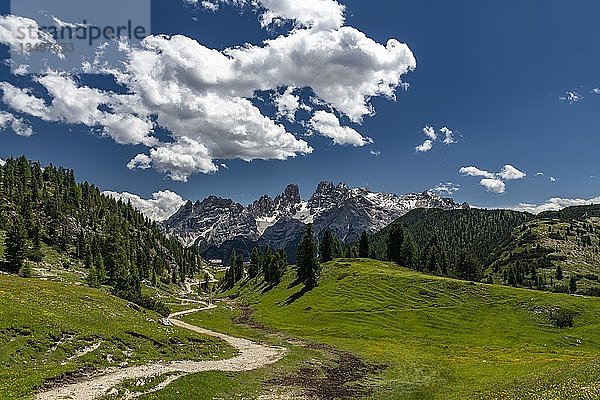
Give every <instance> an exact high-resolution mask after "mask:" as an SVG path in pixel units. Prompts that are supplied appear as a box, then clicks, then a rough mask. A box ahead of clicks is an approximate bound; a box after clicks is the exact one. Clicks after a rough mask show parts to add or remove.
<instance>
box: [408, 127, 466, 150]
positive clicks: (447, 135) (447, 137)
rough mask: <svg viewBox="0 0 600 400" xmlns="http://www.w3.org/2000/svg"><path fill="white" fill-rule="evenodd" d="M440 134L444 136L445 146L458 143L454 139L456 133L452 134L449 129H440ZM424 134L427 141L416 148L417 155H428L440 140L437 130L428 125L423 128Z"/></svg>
mask: <svg viewBox="0 0 600 400" xmlns="http://www.w3.org/2000/svg"><path fill="white" fill-rule="evenodd" d="M440 133H441V134H442V135H443V136H444V139H443V140H442V142H443V143H444V144H445V145H451V144H455V143H458V141H457V140H456V139H455V138H454V132H452V131H451V130H450V129H448V128H447V127H445V126H444V127H442V128H441V129H440ZM423 134H424V135H425V137H426V138H427V139H426V140H425V141H424V142H423V143H422V144H420V145H419V146H417V147H415V150H416V152H417V153H426V152H428V151H429V150H431V149H432V148H433V145H434V144H435V142H436V141H437V140H438V138H439V135H438V133H437V132H436V130H435V128H434V127H432V126H429V125H426V126H425V128H423Z"/></svg>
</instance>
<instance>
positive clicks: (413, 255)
mask: <svg viewBox="0 0 600 400" xmlns="http://www.w3.org/2000/svg"><path fill="white" fill-rule="evenodd" d="M400 253H401V256H400V258H401V260H402V265H403V266H405V267H406V268H417V246H416V245H415V242H414V240H413V238H412V235H411V234H410V233H408V232H407V233H406V234H405V235H404V240H403V242H402V247H401V249H400Z"/></svg>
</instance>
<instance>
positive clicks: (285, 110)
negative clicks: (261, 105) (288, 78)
mask: <svg viewBox="0 0 600 400" xmlns="http://www.w3.org/2000/svg"><path fill="white" fill-rule="evenodd" d="M294 90H295V88H294V87H293V86H290V87H288V88H287V89H286V90H285V92H283V94H280V93H279V92H277V93H276V94H275V96H274V99H273V102H274V103H275V107H277V117H278V118H286V119H288V120H289V121H295V120H296V111H298V109H299V108H300V97H298V96H296V95H295V94H294Z"/></svg>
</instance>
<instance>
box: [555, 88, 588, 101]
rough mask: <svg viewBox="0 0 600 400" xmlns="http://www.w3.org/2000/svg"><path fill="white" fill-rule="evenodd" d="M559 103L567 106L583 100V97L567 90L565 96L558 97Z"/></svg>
mask: <svg viewBox="0 0 600 400" xmlns="http://www.w3.org/2000/svg"><path fill="white" fill-rule="evenodd" d="M559 99H560V100H561V101H566V102H567V103H569V104H575V103H577V102H579V101H581V100H583V96H582V95H580V94H579V93H578V92H576V91H574V90H569V91H567V92H565V94H564V95H563V96H561V97H559Z"/></svg>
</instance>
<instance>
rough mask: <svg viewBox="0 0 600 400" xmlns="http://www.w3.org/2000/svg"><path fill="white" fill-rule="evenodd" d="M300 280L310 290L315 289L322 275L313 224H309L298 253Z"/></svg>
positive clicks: (297, 266)
mask: <svg viewBox="0 0 600 400" xmlns="http://www.w3.org/2000/svg"><path fill="white" fill-rule="evenodd" d="M296 261H297V265H296V268H297V276H298V280H299V281H300V282H302V283H304V285H305V286H306V287H308V288H312V287H315V286H316V285H317V281H318V278H319V274H320V265H319V260H317V245H316V243H315V238H314V234H313V226H312V224H308V225H307V227H306V231H305V232H304V236H303V237H302V240H301V241H300V243H299V244H298V249H297V251H296Z"/></svg>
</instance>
